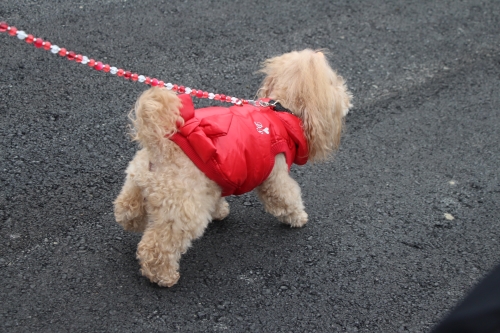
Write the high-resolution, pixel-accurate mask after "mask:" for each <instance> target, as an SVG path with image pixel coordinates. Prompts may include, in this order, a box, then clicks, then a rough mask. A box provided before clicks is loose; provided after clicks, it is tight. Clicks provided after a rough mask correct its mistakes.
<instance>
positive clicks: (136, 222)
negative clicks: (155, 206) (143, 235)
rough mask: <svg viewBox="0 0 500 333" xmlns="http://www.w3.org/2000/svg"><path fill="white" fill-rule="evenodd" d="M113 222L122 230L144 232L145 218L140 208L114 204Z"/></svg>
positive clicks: (120, 203)
mask: <svg viewBox="0 0 500 333" xmlns="http://www.w3.org/2000/svg"><path fill="white" fill-rule="evenodd" d="M114 213H115V220H116V222H117V223H118V224H119V225H121V226H122V227H123V229H125V230H127V231H132V232H144V229H145V228H146V224H147V216H146V214H145V212H144V210H143V209H142V207H140V208H139V209H137V207H131V206H129V205H126V204H124V203H122V202H119V203H115V209H114Z"/></svg>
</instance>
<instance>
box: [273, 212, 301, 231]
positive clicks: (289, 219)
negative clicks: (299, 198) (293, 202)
mask: <svg viewBox="0 0 500 333" xmlns="http://www.w3.org/2000/svg"><path fill="white" fill-rule="evenodd" d="M279 219H280V221H281V222H283V223H286V224H289V225H290V226H291V227H292V228H301V227H303V226H304V225H305V224H306V223H307V213H306V212H304V211H301V212H298V213H293V214H290V215H287V216H281V217H280V218H279Z"/></svg>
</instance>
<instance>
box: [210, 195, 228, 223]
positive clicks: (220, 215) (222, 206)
mask: <svg viewBox="0 0 500 333" xmlns="http://www.w3.org/2000/svg"><path fill="white" fill-rule="evenodd" d="M228 215H229V204H228V203H227V201H226V199H225V198H224V197H221V198H220V199H219V201H218V202H217V205H215V212H214V213H213V214H212V219H214V220H223V219H225V218H226V217H227V216H228Z"/></svg>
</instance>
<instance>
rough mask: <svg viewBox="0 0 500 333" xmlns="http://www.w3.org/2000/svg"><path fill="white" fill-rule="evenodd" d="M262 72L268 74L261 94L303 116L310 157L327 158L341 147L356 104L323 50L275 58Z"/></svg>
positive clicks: (265, 65) (311, 159)
mask: <svg viewBox="0 0 500 333" xmlns="http://www.w3.org/2000/svg"><path fill="white" fill-rule="evenodd" d="M261 72H262V73H264V74H266V77H265V78H264V81H263V82H262V86H261V88H260V89H259V93H258V96H259V97H268V98H271V99H274V100H278V101H279V102H280V103H281V104H282V105H283V106H284V107H286V108H287V109H289V110H291V111H292V112H293V113H294V114H295V115H296V116H298V117H299V118H301V120H302V123H303V127H304V132H305V135H306V138H307V141H308V148H309V160H310V161H313V162H314V161H318V160H323V159H326V158H327V157H328V156H329V155H330V153H331V152H332V151H333V150H335V149H337V148H338V145H339V144H340V137H341V134H342V127H343V118H344V116H345V115H346V114H347V112H348V111H349V108H350V107H352V105H351V94H350V93H349V92H348V91H347V88H346V86H345V84H344V80H343V79H342V77H340V76H338V75H337V74H336V73H335V71H333V70H332V68H331V67H330V65H329V64H328V61H327V59H326V57H325V55H324V54H323V53H322V52H319V51H313V50H310V49H306V50H303V51H300V52H297V51H294V52H290V53H286V54H284V55H281V56H279V57H275V58H271V59H269V60H267V61H265V62H264V64H263V67H262V69H261Z"/></svg>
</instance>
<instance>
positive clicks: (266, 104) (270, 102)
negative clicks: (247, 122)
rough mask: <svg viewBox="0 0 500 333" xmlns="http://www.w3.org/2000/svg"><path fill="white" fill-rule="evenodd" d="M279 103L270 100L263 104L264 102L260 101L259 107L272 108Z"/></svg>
mask: <svg viewBox="0 0 500 333" xmlns="http://www.w3.org/2000/svg"><path fill="white" fill-rule="evenodd" d="M278 103H279V101H273V100H270V101H269V102H264V101H261V100H259V105H260V106H262V107H264V108H266V107H268V106H272V107H273V108H274V107H275V106H276V104H278Z"/></svg>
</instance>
